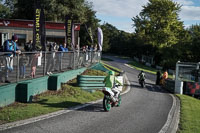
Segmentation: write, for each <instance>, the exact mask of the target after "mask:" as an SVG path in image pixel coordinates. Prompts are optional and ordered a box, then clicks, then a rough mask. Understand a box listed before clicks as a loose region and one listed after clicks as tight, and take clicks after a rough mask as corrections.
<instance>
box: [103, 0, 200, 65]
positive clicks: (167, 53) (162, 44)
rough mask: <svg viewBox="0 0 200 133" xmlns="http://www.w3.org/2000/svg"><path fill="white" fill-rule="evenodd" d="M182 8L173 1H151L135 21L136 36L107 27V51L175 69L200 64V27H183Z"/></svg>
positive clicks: (105, 38) (105, 47)
mask: <svg viewBox="0 0 200 133" xmlns="http://www.w3.org/2000/svg"><path fill="white" fill-rule="evenodd" d="M180 11H181V5H180V4H178V3H176V2H173V1H172V0H149V1H148V3H147V4H146V5H145V6H143V9H142V11H141V12H140V13H139V15H137V16H135V17H133V18H132V21H133V28H134V29H135V32H134V33H126V32H123V31H119V30H117V29H116V28H115V27H114V26H112V25H110V24H108V23H105V24H103V25H102V28H103V30H104V33H106V34H104V36H105V37H104V51H106V52H112V53H115V54H120V55H125V56H130V57H137V58H140V59H141V57H142V55H146V56H151V57H154V61H155V65H161V66H163V67H165V68H175V65H176V62H177V61H181V62H199V61H200V25H199V24H196V25H192V26H190V27H184V24H183V22H182V21H181V20H180V18H179V12H180Z"/></svg>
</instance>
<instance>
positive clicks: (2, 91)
mask: <svg viewBox="0 0 200 133" xmlns="http://www.w3.org/2000/svg"><path fill="white" fill-rule="evenodd" d="M16 85H17V84H16V83H14V84H9V85H4V86H0V107H4V106H6V105H9V104H11V103H14V102H15V87H16Z"/></svg>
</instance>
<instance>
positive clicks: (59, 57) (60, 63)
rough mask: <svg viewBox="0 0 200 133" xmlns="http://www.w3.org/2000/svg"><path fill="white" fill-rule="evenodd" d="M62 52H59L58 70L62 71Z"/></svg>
mask: <svg viewBox="0 0 200 133" xmlns="http://www.w3.org/2000/svg"><path fill="white" fill-rule="evenodd" d="M63 55H64V52H61V53H60V57H59V58H60V72H61V71H62V58H63Z"/></svg>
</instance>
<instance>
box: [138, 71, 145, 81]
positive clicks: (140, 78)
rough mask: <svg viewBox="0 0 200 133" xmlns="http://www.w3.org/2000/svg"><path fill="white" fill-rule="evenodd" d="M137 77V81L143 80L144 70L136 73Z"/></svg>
mask: <svg viewBox="0 0 200 133" xmlns="http://www.w3.org/2000/svg"><path fill="white" fill-rule="evenodd" d="M138 78H139V82H140V81H142V80H144V81H145V78H146V76H145V73H144V71H141V72H140V73H139V74H138Z"/></svg>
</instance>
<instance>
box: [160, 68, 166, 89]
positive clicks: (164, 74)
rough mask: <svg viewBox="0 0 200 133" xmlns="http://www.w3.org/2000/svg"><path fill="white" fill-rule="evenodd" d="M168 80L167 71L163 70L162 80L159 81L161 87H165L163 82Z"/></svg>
mask: <svg viewBox="0 0 200 133" xmlns="http://www.w3.org/2000/svg"><path fill="white" fill-rule="evenodd" d="M167 78H168V72H167V70H165V71H164V73H163V76H162V79H161V80H160V82H161V83H160V84H161V85H162V86H165V80H166V79H167Z"/></svg>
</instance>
